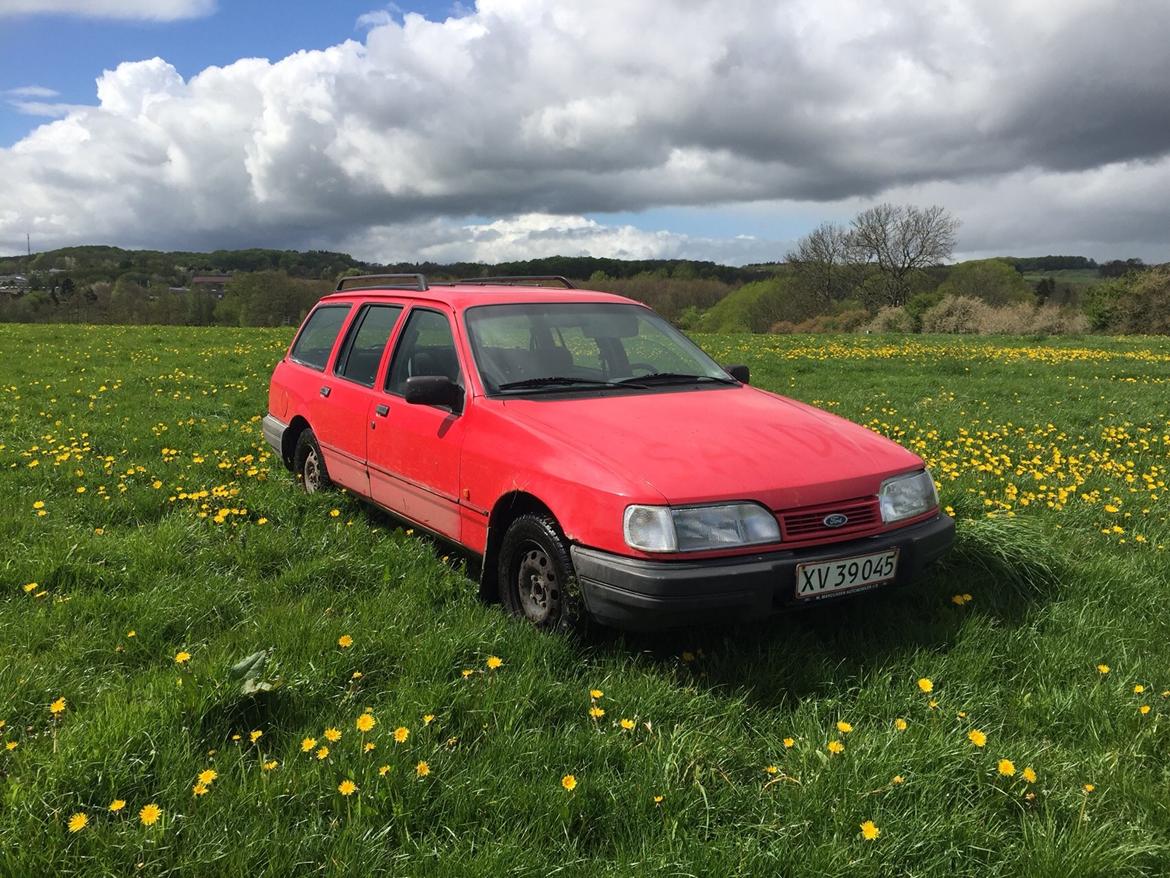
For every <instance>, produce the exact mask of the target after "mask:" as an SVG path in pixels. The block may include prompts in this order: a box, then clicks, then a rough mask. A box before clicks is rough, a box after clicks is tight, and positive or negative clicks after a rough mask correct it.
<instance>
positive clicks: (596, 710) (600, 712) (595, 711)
mask: <svg viewBox="0 0 1170 878" xmlns="http://www.w3.org/2000/svg"><path fill="white" fill-rule="evenodd" d="M589 715H590V716H591V717H593V718H594V719H601V718H602V717H603V716H605V709H604V708H602V707H591V708H589Z"/></svg>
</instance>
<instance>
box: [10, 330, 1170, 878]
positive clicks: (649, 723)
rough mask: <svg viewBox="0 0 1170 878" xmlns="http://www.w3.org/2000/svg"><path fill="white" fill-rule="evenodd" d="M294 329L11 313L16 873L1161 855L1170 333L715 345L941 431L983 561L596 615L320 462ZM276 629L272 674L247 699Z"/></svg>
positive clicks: (1167, 681)
mask: <svg viewBox="0 0 1170 878" xmlns="http://www.w3.org/2000/svg"><path fill="white" fill-rule="evenodd" d="M288 334H289V333H288V331H285V330H272V331H269V330H223V329H214V330H204V329H173V328H165V329H164V328H112V327H101V328H97V327H27V326H0V347H2V349H3V350H4V352H5V356H4V358H3V360H0V472H3V478H2V479H0V544H2V545H3V546H4V551H3V554H2V555H0V600H2V601H3V609H2V613H0V685H2V687H3V692H4V694H5V701H4V703H3V708H2V712H0V718H2V719H4V721H5V726H4V728H3V730H2V732H0V734H2V735H3V740H6V741H9V742H13V743H15V744H16V745H17V746H16V747H15V749H12V750H0V802H2V805H0V874H4V875H42V874H78V875H87V876H88V875H128V874H144V875H158V874H184V875H189V874H215V875H292V874H297V875H300V874H310V873H321V874H337V875H343V874H379V873H384V874H395V875H492V876H495V875H502V874H509V875H537V874H541V875H542V874H550V873H553V872H558V873H561V874H581V875H596V874H613V875H630V874H662V875H723V874H758V875H769V876H771V875H786V876H792V875H818V876H819V875H877V874H890V875H893V874H899V875H901V874H908V875H915V876H925V875H940V876H942V875H946V876H953V875H970V874H979V875H987V876H995V875H1037V876H1040V875H1044V876H1047V875H1075V876H1087V875H1102V876H1115V875H1149V874H1158V873H1164V872H1165V871H1166V868H1167V864H1168V863H1170V805H1168V802H1170V768H1168V767H1167V766H1168V759H1167V757H1168V756H1170V735H1168V731H1167V730H1168V729H1170V699H1168V698H1167V697H1165V696H1163V695H1162V692H1163V691H1166V690H1170V590H1168V589H1167V570H1168V569H1170V554H1168V553H1167V551H1166V546H1167V544H1168V543H1170V522H1168V513H1167V511H1168V510H1170V501H1168V500H1167V499H1166V497H1165V492H1166V484H1167V482H1168V481H1170V476H1168V473H1167V470H1168V468H1170V466H1168V464H1170V410H1168V409H1170V406H1168V405H1167V399H1168V398H1170V394H1168V390H1170V388H1168V387H1167V384H1168V379H1167V375H1168V374H1170V343H1168V342H1166V341H1165V340H1157V341H1155V340H1150V339H1133V338H1129V339H1125V340H1112V339H1100V338H1090V339H1076V340H1061V341H1059V342H1054V343H1053V344H1052V345H1044V346H1040V345H1036V344H1035V343H1029V342H1025V341H1022V340H987V339H976V340H971V339H947V338H933V337H926V336H914V337H911V338H905V339H903V338H878V337H835V338H817V337H807V336H785V337H779V336H756V337H752V336H706V337H700V339H699V340H700V342H701V343H702V344H704V345H705V346H706V347H707V349H708V350H709V351H711V352H712V354H713V355H715V356H716V357H717V358H718V359H720V360H721V361H723V362H746V363H748V364H749V365H750V366H751V367H752V370H753V383H755V384H757V385H759V386H762V387H765V388H768V389H773V390H777V391H779V392H782V393H785V394H788V395H791V396H795V397H797V398H800V399H804V400H807V401H815V402H817V404H820V405H824V406H826V407H828V408H829V409H830V410H832V411H834V412H837V413H839V414H841V415H844V416H846V417H849V418H852V419H855V420H858V421H860V422H862V423H866V424H868V425H870V426H872V427H874V428H875V429H878V430H881V431H882V432H885V433H887V434H888V435H891V436H894V437H896V438H898V439H899V440H900V441H903V442H905V443H906V444H907V445H909V446H910V447H912V448H914V449H915V450H916V451H918V452H919V453H921V454H923V455H924V456H925V457H926V458H927V460H928V461H929V462H930V463H931V465H932V467H934V470H935V472H936V474H937V475H938V477H939V481H940V487H941V493H942V498H943V503H944V504H946V505H948V506H950V507H952V508H953V509H954V511H955V514H956V516H957V518H958V519H959V538H958V542H957V545H956V548H955V551H954V552H953V553H952V554H951V556H950V557H949V558H948V560H947V561H946V563H945V564H944V565H942V566H941V567H939V568H938V569H937V570H936V571H935V572H934V573H933V574H932V575H931V576H929V577H928V578H926V579H924V580H923V581H922V582H920V583H918V584H917V585H915V586H914V587H912V588H908V589H905V590H899V591H885V592H881V591H879V592H876V593H870V594H867V595H863V596H859V597H858V598H856V599H853V600H849V601H845V602H839V603H836V604H834V605H831V606H825V607H822V608H819V609H816V610H811V611H808V612H804V613H800V614H792V615H787V616H782V617H778V618H775V619H773V620H770V621H768V622H766V623H760V624H755V625H751V626H745V627H742V628H739V629H736V630H727V629H722V630H694V631H682V632H676V633H673V634H669V635H663V636H658V637H653V638H648V637H631V636H622V635H619V634H616V633H613V632H605V631H601V632H597V633H595V634H593V635H592V636H591V637H590V638H589V639H587V640H584V641H580V642H577V641H573V640H569V639H565V638H562V637H555V636H545V635H541V634H538V633H536V632H534V631H532V630H530V629H529V628H528V627H526V626H525V625H524V624H521V623H518V622H515V621H513V620H510V619H508V618H506V617H505V616H504V614H503V613H502V612H501V611H500V609H499V608H498V607H495V606H488V605H483V604H481V603H480V602H479V601H478V599H477V598H476V596H475V592H476V590H475V586H474V584H473V583H472V582H471V581H470V580H469V579H468V577H467V575H466V571H465V569H464V562H463V561H461V560H459V559H458V558H457V557H455V556H454V555H452V554H449V552H448V549H446V548H444V547H442V546H439V545H436V544H433V543H431V542H429V541H426V540H423V539H421V538H420V537H418V536H411V535H409V534H408V533H407V532H405V531H403V530H401V529H400V528H399V527H398V525H396V523H395V522H394V521H393V520H392V519H390V518H389V517H387V516H385V515H383V514H381V513H379V512H377V511H375V510H373V509H371V508H370V507H368V506H365V505H363V504H362V503H360V502H359V501H357V500H355V499H353V498H351V497H347V496H345V495H341V494H331V495H318V496H313V497H307V496H305V495H302V494H300V493H299V492H298V491H297V490H295V488H294V486H293V484H292V482H291V480H290V478H289V477H288V475H287V474H286V473H285V472H284V471H283V469H282V468H280V467H279V466H277V465H276V464H275V462H274V461H273V460H272V459H271V458H270V457H269V456H268V454H267V451H266V448H265V446H264V444H263V441H262V439H261V437H260V432H259V421H258V418H259V416H260V415H261V414H262V413H263V410H264V408H265V401H266V392H267V381H268V375H269V371H270V369H271V366H272V364H273V362H274V361H275V360H276V358H277V357H278V356H279V354H280V351H281V350H282V348H283V347H284V345H285V344H286V342H287V339H288ZM164 449H167V451H165V452H164ZM34 461H36V462H37V465H36V466H32V465H31V464H32V463H33V462H34ZM156 481H157V482H158V483H159V487H157V488H156V487H154V484H155V483H156ZM79 487H84V488H85V489H86V490H85V492H84V493H78V491H77V489H78V488H79ZM204 491H206V492H209V495H208V496H206V497H203V496H200V495H201V492H204ZM192 494H194V495H195V497H194V499H192V498H191V496H190V495H192ZM216 494H219V495H222V496H215V495H216ZM172 498H174V499H172ZM37 503H43V504H44V506H43V509H37V508H36V504H37ZM334 509H336V510H337V511H338V514H337V515H336V516H334V515H332V514H331V511H332V510H334ZM221 510H226V511H225V512H222V514H221ZM38 512H44V513H45V514H44V515H38V514H37V513H38ZM201 512H202V513H204V515H203V517H201V516H200V513H201ZM217 518H218V519H220V520H221V523H217V521H216V519H217ZM261 519H265V520H266V523H264V524H261V523H260V521H261ZM1103 531H1104V532H1103ZM1139 538H1140V539H1139ZM30 583H36V584H37V585H36V587H35V588H33V589H31V590H30V591H28V592H26V591H25V588H24V586H26V585H28V584H30ZM963 594H970V595H971V596H972V600H971V601H970V602H969V603H964V604H961V605H959V604H956V603H954V602H953V601H952V597H953V596H955V595H963ZM132 630H133V631H134V632H135V636H133V637H129V636H128V633H129V632H130V631H132ZM342 635H349V636H351V637H352V638H353V644H352V646H350V647H349V648H342V647H341V646H339V644H338V639H339V637H341V636H342ZM264 649H271V650H272V652H271V660H270V662H269V665H268V667H267V668H266V671H265V679H267V680H269V681H271V682H274V683H279V686H278V687H277V688H276V689H275V690H274V691H272V692H270V693H267V694H262V695H259V696H243V695H241V694H240V682H239V681H238V680H234V679H231V678H230V676H229V674H228V668H229V667H230V666H231V665H232V664H233V663H235V662H236V661H238V660H239V659H241V658H243V657H244V656H246V655H249V654H251V653H254V652H256V651H258V650H264ZM180 651H186V652H189V653H190V656H191V658H190V660H189V662H187V663H186V664H184V665H182V666H180V665H178V664H176V662H175V656H176V654H177V653H179V652H180ZM490 655H497V656H500V657H501V658H502V659H503V666H502V667H500V668H499V669H498V670H495V671H488V670H487V668H486V666H485V662H486V660H487V658H488V656H490ZM1100 663H1104V664H1107V665H1109V666H1110V668H1111V670H1110V672H1109V673H1108V674H1107V675H1103V674H1101V673H1099V672H1098V670H1097V669H1096V666H1097V665H1098V664H1100ZM465 669H467V670H470V671H472V673H471V674H470V675H469V676H468V677H467V678H464V675H463V673H462V672H463V671H464V670H465ZM355 672H360V674H361V676H360V677H357V678H355V677H354V674H355ZM924 677H925V678H929V679H930V680H932V681H933V687H934V691H933V692H932V693H931V694H930V695H927V694H925V693H923V692H922V691H920V690H919V687H918V685H917V681H918V680H919V678H924ZM1136 685H1142V686H1144V687H1145V691H1144V692H1141V693H1136V692H1134V687H1135V686H1136ZM591 688H599V689H602V690H604V696H603V697H602V698H600V699H599V700H597V701H596V704H597V705H599V706H601V707H602V708H604V709H605V711H606V713H605V715H604V716H603V717H600V718H598V719H592V718H590V716H589V714H588V710H589V707H590V704H591V699H590V694H589V690H590V689H591ZM62 697H63V698H65V699H66V702H67V704H66V708H65V710H64V711H63V712H62V713H61V714H60V715H58V716H57V717H56V718H54V717H53V716H52V715H51V714H50V711H49V705H50V703H52V702H53V701H54V700H55V699H57V698H62ZM931 699H934V700H935V701H936V702H937V706H935V707H931V706H930V700H931ZM1143 704H1145V705H1149V706H1150V708H1151V709H1150V711H1149V712H1148V714H1146V715H1143V714H1142V713H1141V712H1140V711H1139V707H1140V706H1141V705H1143ZM367 708H368V709H369V710H370V711H372V713H373V715H374V716H375V717H376V719H377V722H378V725H377V726H376V727H375V728H374V730H373V731H372V732H371V733H369V734H368V735H366V736H364V740H365V741H369V742H373V743H375V744H376V749H375V750H374V751H373V752H371V753H368V754H363V753H362V752H361V744H362V742H363V736H362V735H361V734H360V733H358V732H357V731H356V730H355V726H354V722H355V719H356V718H357V717H358V716H359V715H360V714H361V713H362V712H363V711H364V710H365V709H367ZM425 714H433V715H434V720H433V721H432V722H431V723H430V724H424V722H423V719H422V717H423V716H424V715H425ZM960 714H963V715H960ZM622 718H630V719H633V720H635V721H636V726H635V728H634V729H633V730H629V731H627V730H624V729H622V728H621V727H620V725H618V721H619V720H620V719H622ZM898 718H904V719H905V720H906V723H907V728H906V730H905V731H899V730H898V729H897V728H896V727H895V720H896V719H898ZM839 720H840V721H846V722H848V723H850V724H851V725H852V727H853V731H852V732H850V733H848V734H842V733H840V732H839V731H837V729H836V728H835V724H836V723H837V722H838V721H839ZM398 726H404V727H407V728H409V731H410V734H409V738H408V739H407V740H406V741H405V742H404V743H401V744H398V743H395V741H394V739H393V736H392V732H393V730H394V729H395V728H396V727H398ZM327 727H336V728H338V729H340V730H342V732H343V737H342V738H341V740H340V741H339V742H337V743H336V744H332V745H330V746H331V753H330V756H329V757H328V759H326V760H318V759H316V758H315V757H314V756H312V755H310V754H306V753H303V752H302V751H301V741H302V739H303V738H305V737H313V738H316V739H318V742H319V744H320V743H324V735H323V732H324V730H325V729H326V728H327ZM972 729H978V730H980V731H982V732H984V733H985V734H986V736H987V744H986V747H984V748H982V749H980V748H977V747H975V746H974V745H973V744H972V743H971V742H970V741H969V740H968V732H969V731H971V730H972ZM253 730H259V731H262V732H263V736H262V737H261V738H259V740H258V741H257V742H256V743H255V744H253V743H251V742H250V741H249V733H250V732H252V731H253ZM236 735H239V736H240V739H239V740H238V741H237V740H234V736H236ZM789 737H790V738H792V739H793V740H794V746H792V747H791V748H786V747H785V745H784V739H785V738H789ZM833 740H841V741H843V742H844V744H845V751H844V752H843V753H841V754H840V755H835V756H834V755H830V754H829V752H828V751H827V749H826V745H827V743H828V742H829V741H833ZM1005 758H1006V759H1011V760H1012V761H1013V762H1014V764H1015V767H1016V769H1017V774H1016V775H1015V776H1014V777H1012V778H1006V777H1001V776H999V775H998V773H997V761H998V760H1000V759H1005ZM268 760H276V761H278V763H279V764H278V765H277V766H276V767H275V768H272V769H271V770H265V769H264V768H263V763H264V762H266V761H268ZM420 760H425V761H426V762H428V763H429V766H430V769H431V773H430V775H429V776H427V777H424V778H420V777H417V776H416V771H415V768H416V765H417V763H418V762H419V761H420ZM383 765H387V766H390V768H389V770H388V772H387V773H386V774H385V775H384V776H380V775H379V772H378V768H379V766H383ZM769 766H773V767H774V768H775V769H776V772H775V773H769V772H768V771H766V770H765V769H766V768H768V767H769ZM1025 766H1029V767H1031V768H1033V769H1034V770H1035V771H1036V773H1037V775H1038V778H1037V781H1036V782H1035V783H1034V784H1028V783H1026V782H1025V781H1023V780H1022V779H1020V774H1019V772H1022V770H1023V769H1024V767H1025ZM208 768H214V769H215V771H216V772H218V778H217V779H216V780H214V782H213V783H211V785H210V789H209V791H208V792H207V793H206V795H203V796H198V797H197V796H195V795H193V793H192V787H193V785H194V784H195V782H196V779H197V776H198V774H199V772H201V771H203V770H204V769H208ZM566 774H573V775H574V776H575V777H576V779H577V782H578V785H577V787H576V789H575V790H574V791H573V792H571V793H570V792H566V791H565V790H564V789H563V788H562V786H561V778H562V777H563V776H564V775H566ZM895 776H899V777H901V778H902V780H903V782H902V783H893V782H892V779H893V778H894V777H895ZM347 778H351V779H353V780H354V781H355V782H356V784H357V787H358V792H357V793H356V794H355V795H354V796H352V797H349V798H344V797H342V796H341V795H340V794H339V793H338V791H337V787H338V784H339V783H340V782H341V781H342V780H343V779H347ZM1086 783H1091V784H1093V785H1094V787H1095V789H1094V790H1093V791H1092V792H1091V793H1087V792H1085V789H1084V786H1083V785H1084V784H1086ZM655 796H662V797H663V799H662V801H661V803H660V804H656V803H655V801H654V797H655ZM115 798H118V799H124V800H125V801H126V802H127V803H128V804H127V806H126V808H125V809H124V810H122V811H121V812H119V813H117V814H114V813H110V812H108V811H107V810H106V809H107V806H108V805H109V803H110V802H111V801H112V800H114V799H115ZM149 802H154V803H157V804H158V805H159V806H160V807H161V808H162V809H163V817H162V819H161V820H160V821H159V823H158V824H156V825H155V826H153V827H144V826H142V825H140V823H139V820H138V816H137V815H138V811H139V809H140V808H141V807H142V806H143V805H145V804H147V803H149ZM79 812H84V813H86V814H87V815H88V817H89V824H88V825H87V826H86V827H85V828H84V829H82V830H81V831H80V832H77V833H73V834H71V833H70V832H68V830H67V822H68V820H69V818H70V816H71V815H73V814H75V813H79ZM866 820H873V821H874V822H875V823H876V825H877V826H878V827H879V828H880V830H881V835H880V837H879V838H878V839H877V840H875V841H865V840H863V839H862V838H861V835H860V831H859V827H860V824H861V823H862V822H863V821H866Z"/></svg>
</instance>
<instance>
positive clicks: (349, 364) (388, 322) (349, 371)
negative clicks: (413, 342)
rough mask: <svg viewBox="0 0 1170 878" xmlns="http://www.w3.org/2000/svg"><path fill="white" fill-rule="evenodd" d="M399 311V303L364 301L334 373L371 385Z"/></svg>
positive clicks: (342, 347)
mask: <svg viewBox="0 0 1170 878" xmlns="http://www.w3.org/2000/svg"><path fill="white" fill-rule="evenodd" d="M401 313H402V306H401V305H367V306H366V307H365V308H363V309H362V311H361V313H360V314H358V316H357V319H356V320H355V321H354V322H353V326H352V327H351V328H350V330H349V334H348V335H347V336H346V338H345V343H344V344H343V345H342V346H341V353H339V354H338V355H337V369H336V372H337V374H338V375H340V376H342V377H343V378H348V379H349V380H350V381H356V382H357V383H358V384H364V385H365V386H366V387H373V386H374V376H375V375H377V373H378V364H379V363H381V362H382V352H383V351H384V350H385V349H386V342H387V341H388V340H389V339H390V333H391V332H393V330H394V324H395V323H397V322H398V315H399V314H401Z"/></svg>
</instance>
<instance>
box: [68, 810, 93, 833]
mask: <svg viewBox="0 0 1170 878" xmlns="http://www.w3.org/2000/svg"><path fill="white" fill-rule="evenodd" d="M88 825H89V815H88V814H86V813H85V812H84V811H78V812H77V813H76V814H74V815H73V816H72V817H70V818H69V831H70V832H81V830H83V829H85V827H86V826H88Z"/></svg>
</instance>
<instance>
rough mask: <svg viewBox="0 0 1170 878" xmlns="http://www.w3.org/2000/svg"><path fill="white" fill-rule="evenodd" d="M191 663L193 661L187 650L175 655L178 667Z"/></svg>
mask: <svg viewBox="0 0 1170 878" xmlns="http://www.w3.org/2000/svg"><path fill="white" fill-rule="evenodd" d="M189 661H191V653H189V652H187V651H186V650H184V649H181V650H179V651H178V652H176V653H175V664H176V665H185V664H187V662H189Z"/></svg>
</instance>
